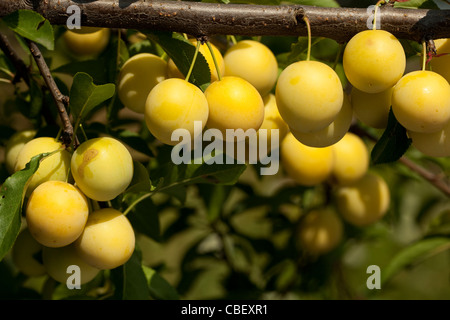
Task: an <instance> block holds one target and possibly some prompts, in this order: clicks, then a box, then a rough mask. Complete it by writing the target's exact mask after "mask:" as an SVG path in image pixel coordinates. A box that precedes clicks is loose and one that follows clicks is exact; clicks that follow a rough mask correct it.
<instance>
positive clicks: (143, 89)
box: [117, 53, 167, 114]
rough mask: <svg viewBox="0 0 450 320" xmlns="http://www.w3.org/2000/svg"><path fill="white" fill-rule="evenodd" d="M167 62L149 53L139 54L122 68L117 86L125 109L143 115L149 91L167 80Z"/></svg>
mask: <svg viewBox="0 0 450 320" xmlns="http://www.w3.org/2000/svg"><path fill="white" fill-rule="evenodd" d="M166 69H167V62H166V61H165V60H163V59H162V58H161V57H159V56H157V55H154V54H151V53H139V54H136V55H135V56H133V57H131V58H130V59H128V60H127V61H126V62H125V63H124V65H123V66H122V68H121V70H120V74H119V80H118V85H117V90H118V96H119V98H120V101H121V102H122V103H123V104H124V106H125V107H127V108H129V109H130V110H133V111H135V112H137V113H142V114H143V113H144V111H145V102H146V101H147V97H148V95H149V93H150V91H151V90H152V89H153V87H155V86H156V85H157V84H158V83H160V82H162V81H164V80H166V79H167V70H166Z"/></svg>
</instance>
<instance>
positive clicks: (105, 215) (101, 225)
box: [74, 208, 135, 269]
mask: <svg viewBox="0 0 450 320" xmlns="http://www.w3.org/2000/svg"><path fill="white" fill-rule="evenodd" d="M74 246H75V248H76V251H77V253H78V254H79V255H80V257H81V258H82V259H83V260H85V261H86V262H87V263H88V264H90V265H91V266H93V267H95V268H98V269H113V268H116V267H118V266H120V265H122V264H124V263H125V262H127V261H128V259H129V258H130V257H131V255H132V254H133V251H134V247H135V234H134V229H133V227H132V225H131V224H130V222H129V221H128V219H127V217H126V216H125V215H123V214H122V213H121V212H120V211H118V210H115V209H113V208H105V209H100V210H97V211H94V212H92V213H91V214H90V215H89V219H88V221H87V223H86V226H85V228H84V230H83V233H82V234H81V236H80V237H79V238H78V239H77V240H76V242H75V244H74Z"/></svg>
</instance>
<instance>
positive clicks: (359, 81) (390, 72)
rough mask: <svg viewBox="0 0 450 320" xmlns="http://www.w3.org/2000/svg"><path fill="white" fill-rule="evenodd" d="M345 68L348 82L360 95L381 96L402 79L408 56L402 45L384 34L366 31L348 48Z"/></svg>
mask: <svg viewBox="0 0 450 320" xmlns="http://www.w3.org/2000/svg"><path fill="white" fill-rule="evenodd" d="M343 65H344V71H345V75H346V76H347V79H348V81H349V82H350V83H351V84H352V85H353V86H354V87H356V88H357V89H358V90H360V91H364V92H367V93H378V92H381V91H384V90H387V89H388V88H390V87H393V86H394V85H395V84H396V83H397V81H398V80H400V78H401V77H402V76H403V73H404V72H405V67H406V55H405V51H404V50H403V46H402V45H401V43H400V41H398V39H397V38H396V37H395V36H393V35H392V34H391V33H389V32H387V31H384V30H365V31H361V32H359V33H358V34H356V35H354V36H353V37H352V38H351V39H350V41H349V42H348V43H347V45H346V46H345V50H344V56H343Z"/></svg>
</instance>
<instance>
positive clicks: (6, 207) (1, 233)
mask: <svg viewBox="0 0 450 320" xmlns="http://www.w3.org/2000/svg"><path fill="white" fill-rule="evenodd" d="M48 155H49V153H42V154H39V155H37V156H34V157H33V158H31V160H30V162H29V163H28V164H27V165H26V166H25V168H24V169H23V170H20V171H17V172H16V173H14V174H13V175H11V176H10V177H9V178H8V179H6V181H5V183H4V184H3V185H2V187H1V190H0V261H1V260H2V259H3V257H4V256H5V255H6V253H7V252H8V251H9V250H10V249H11V248H12V246H13V244H14V242H15V241H16V238H17V235H18V234H19V231H20V225H21V219H20V215H21V212H22V205H23V199H24V195H25V190H26V187H27V184H28V181H29V180H30V178H31V177H32V176H33V174H34V173H35V172H36V171H37V169H38V168H39V162H40V161H41V160H42V159H43V158H44V157H46V156H48Z"/></svg>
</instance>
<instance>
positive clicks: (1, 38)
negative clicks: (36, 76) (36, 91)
mask: <svg viewBox="0 0 450 320" xmlns="http://www.w3.org/2000/svg"><path fill="white" fill-rule="evenodd" d="M0 50H2V51H3V53H4V54H5V55H6V57H7V58H8V59H9V60H10V61H11V62H12V64H13V65H14V68H15V69H16V75H15V76H14V79H13V80H12V83H17V82H19V80H20V79H21V78H22V79H23V80H24V81H25V83H26V84H27V85H29V84H30V76H29V74H28V73H29V72H30V70H29V69H28V67H27V66H26V64H25V63H24V62H23V60H22V59H21V58H20V57H19V56H18V55H17V53H16V52H15V51H14V49H13V48H12V46H11V44H10V42H9V40H8V37H7V36H6V35H5V34H2V33H0Z"/></svg>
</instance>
